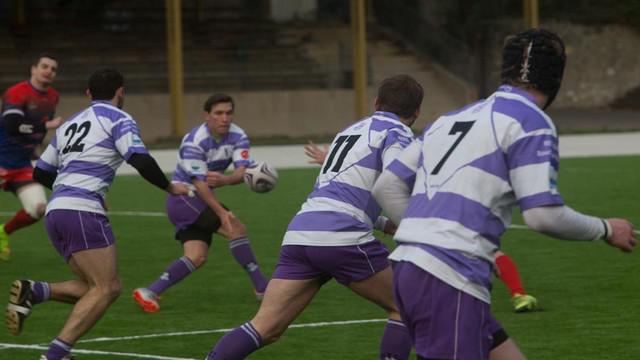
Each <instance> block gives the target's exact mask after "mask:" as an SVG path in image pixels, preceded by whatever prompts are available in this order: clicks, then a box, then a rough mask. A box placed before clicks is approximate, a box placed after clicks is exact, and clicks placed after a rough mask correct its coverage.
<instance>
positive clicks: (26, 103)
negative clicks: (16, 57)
mask: <svg viewBox="0 0 640 360" xmlns="http://www.w3.org/2000/svg"><path fill="white" fill-rule="evenodd" d="M57 71H58V61H57V60H56V59H55V58H54V57H53V56H51V55H48V54H41V55H39V56H38V57H37V58H36V59H35V60H34V62H33V63H32V64H31V78H30V79H29V80H27V81H23V82H20V83H18V84H16V85H14V86H12V87H10V88H9V89H8V90H7V91H6V92H5V93H4V95H3V96H2V113H1V116H0V189H2V190H5V191H11V192H13V193H14V194H15V195H16V196H17V197H18V199H20V203H21V204H22V209H20V210H19V211H18V212H16V213H15V215H14V216H13V217H12V218H11V219H10V220H9V221H7V222H6V223H4V224H1V225H0V260H8V259H9V256H10V254H11V248H10V247H9V235H10V234H11V233H13V232H14V231H16V230H18V229H20V228H23V227H25V226H28V225H31V224H33V223H35V222H36V221H38V220H39V219H40V218H41V217H42V215H43V214H44V209H45V205H46V203H47V199H46V196H45V192H44V188H43V187H42V186H41V185H40V184H38V183H36V182H34V181H33V177H32V173H33V166H32V165H31V158H32V157H33V155H34V149H35V148H36V147H37V146H38V145H40V144H41V143H42V140H43V139H44V137H45V135H46V134H47V130H49V129H56V128H58V127H59V126H60V125H61V124H62V122H63V119H62V118H61V117H59V116H58V117H55V118H54V113H55V108H56V105H58V98H59V95H58V92H57V91H56V90H55V89H53V88H52V87H51V84H52V83H53V80H54V79H55V77H56V73H57Z"/></svg>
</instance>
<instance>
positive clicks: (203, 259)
mask: <svg viewBox="0 0 640 360" xmlns="http://www.w3.org/2000/svg"><path fill="white" fill-rule="evenodd" d="M189 260H191V263H193V266H195V267H196V268H201V267H203V266H204V264H206V263H207V256H206V255H196V256H189Z"/></svg>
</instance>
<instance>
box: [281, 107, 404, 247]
mask: <svg viewBox="0 0 640 360" xmlns="http://www.w3.org/2000/svg"><path fill="white" fill-rule="evenodd" d="M412 139H413V132H412V131H411V129H410V128H409V127H408V126H406V125H405V124H403V123H402V122H401V121H400V118H398V117H397V116H396V115H395V114H392V113H388V112H382V111H378V112H375V113H374V114H373V115H372V116H371V117H368V118H365V119H363V120H360V121H358V122H356V123H355V124H353V125H351V126H349V127H348V128H346V129H344V130H343V131H341V132H340V133H338V135H336V137H335V139H334V140H333V143H332V144H331V147H330V148H329V153H328V154H327V157H326V159H325V161H324V164H322V167H321V168H320V174H319V175H318V177H317V179H316V184H315V186H314V189H313V191H312V192H311V194H309V196H308V197H307V200H306V201H305V203H304V204H303V205H302V208H301V209H300V211H299V212H298V213H297V214H296V216H295V217H294V218H293V220H291V223H289V227H288V229H287V232H286V234H285V236H284V240H283V245H309V246H344V245H358V244H363V243H366V242H369V241H373V240H375V238H374V237H373V224H374V223H375V221H376V219H377V218H378V216H379V215H380V211H381V209H380V206H379V205H378V203H377V202H376V201H375V199H374V198H373V196H372V195H371V189H372V188H373V184H374V183H375V181H376V180H377V179H378V176H379V175H380V173H381V172H382V169H383V168H384V166H386V165H388V164H389V163H390V162H391V161H392V160H393V159H394V158H395V157H396V156H397V155H398V154H399V153H400V152H401V151H402V149H404V148H405V147H406V146H407V145H408V144H409V143H410V142H411V141H412Z"/></svg>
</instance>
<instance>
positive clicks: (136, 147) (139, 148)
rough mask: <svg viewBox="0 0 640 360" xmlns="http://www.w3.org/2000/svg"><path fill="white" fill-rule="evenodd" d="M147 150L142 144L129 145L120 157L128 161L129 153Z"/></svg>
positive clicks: (145, 151) (146, 152)
mask: <svg viewBox="0 0 640 360" xmlns="http://www.w3.org/2000/svg"><path fill="white" fill-rule="evenodd" d="M148 153H149V150H147V148H145V147H144V146H131V147H130V148H129V150H127V152H126V153H125V154H124V155H123V156H122V158H123V159H124V160H125V161H127V162H128V161H129V158H131V155H133V154H148Z"/></svg>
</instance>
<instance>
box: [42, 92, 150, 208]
mask: <svg viewBox="0 0 640 360" xmlns="http://www.w3.org/2000/svg"><path fill="white" fill-rule="evenodd" d="M136 153H138V154H147V153H148V151H147V149H146V147H145V146H144V143H143V142H142V139H141V138H140V130H139V129H138V124H136V122H135V120H134V119H133V118H132V117H131V115H129V114H127V113H126V112H124V111H122V110H120V109H118V108H117V107H115V106H113V105H112V104H111V102H108V101H92V102H91V106H90V107H88V108H87V109H85V110H83V111H81V112H79V113H77V114H75V115H73V116H72V117H70V118H69V119H68V120H67V121H66V122H65V123H64V124H63V125H62V126H60V127H59V128H58V129H57V130H56V135H55V137H54V138H53V139H52V140H51V143H50V144H49V146H48V147H47V149H46V150H45V152H44V153H43V154H42V156H41V157H40V159H39V160H38V162H37V164H36V166H37V167H39V168H41V169H43V170H46V171H49V172H55V171H57V172H58V175H57V177H56V181H55V182H54V184H53V193H52V194H51V199H50V200H49V204H48V205H47V213H48V212H49V211H51V210H56V209H68V210H80V211H89V212H95V213H99V214H104V213H105V207H104V198H105V195H106V193H107V190H108V189H109V186H111V183H112V182H113V179H114V177H115V175H116V169H118V167H120V165H122V162H123V161H124V160H129V158H130V157H131V155H133V154H136Z"/></svg>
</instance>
